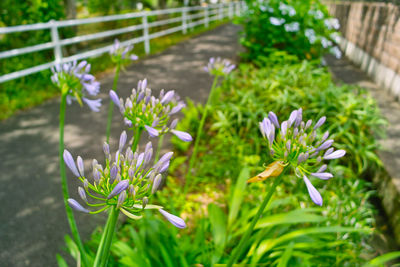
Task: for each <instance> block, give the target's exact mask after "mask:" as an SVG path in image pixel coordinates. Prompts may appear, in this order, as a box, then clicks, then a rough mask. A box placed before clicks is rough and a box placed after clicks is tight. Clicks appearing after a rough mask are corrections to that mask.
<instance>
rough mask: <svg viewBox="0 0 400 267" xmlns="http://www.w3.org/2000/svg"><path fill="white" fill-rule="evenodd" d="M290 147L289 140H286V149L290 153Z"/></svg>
mask: <svg viewBox="0 0 400 267" xmlns="http://www.w3.org/2000/svg"><path fill="white" fill-rule="evenodd" d="M290 145H291V142H290V140H288V141H287V142H286V149H287V151H290Z"/></svg>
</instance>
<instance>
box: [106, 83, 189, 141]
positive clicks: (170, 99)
mask: <svg viewBox="0 0 400 267" xmlns="http://www.w3.org/2000/svg"><path fill="white" fill-rule="evenodd" d="M110 98H111V100H112V101H113V102H114V103H115V104H116V105H117V106H118V107H119V110H120V112H121V114H122V115H123V116H124V122H125V124H126V125H127V126H128V127H130V128H132V129H145V130H146V131H147V132H148V134H149V135H150V137H155V136H159V135H163V134H165V133H167V132H171V133H173V134H174V135H176V136H177V137H178V138H179V139H181V140H182V141H185V142H190V141H192V137H191V135H190V134H188V133H186V132H182V131H178V130H175V127H176V125H177V123H178V120H177V119H174V120H171V115H174V114H176V113H178V112H179V111H180V110H181V109H182V108H183V107H185V103H184V102H183V101H180V100H179V96H178V95H177V94H176V93H175V91H173V90H171V91H168V92H164V90H161V92H160V95H159V97H158V98H156V97H155V96H153V95H152V91H151V89H150V88H147V80H146V79H144V80H143V81H139V83H138V86H137V88H134V89H132V94H131V95H130V96H129V97H128V98H127V99H126V100H125V101H124V100H123V99H122V98H119V97H118V95H117V93H116V92H115V91H113V90H111V91H110Z"/></svg>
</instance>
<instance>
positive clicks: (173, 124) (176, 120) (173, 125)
mask: <svg viewBox="0 0 400 267" xmlns="http://www.w3.org/2000/svg"><path fill="white" fill-rule="evenodd" d="M177 124H178V119H175V120H173V121H172V122H171V125H170V126H169V128H170V129H175V127H176V125H177Z"/></svg>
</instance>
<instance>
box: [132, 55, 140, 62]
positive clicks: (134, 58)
mask: <svg viewBox="0 0 400 267" xmlns="http://www.w3.org/2000/svg"><path fill="white" fill-rule="evenodd" d="M130 59H131V60H132V61H134V60H138V59H139V57H138V56H137V55H131V56H130Z"/></svg>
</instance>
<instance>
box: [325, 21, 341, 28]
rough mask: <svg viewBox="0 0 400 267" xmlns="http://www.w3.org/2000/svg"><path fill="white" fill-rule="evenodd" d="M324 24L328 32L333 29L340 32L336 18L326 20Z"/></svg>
mask: <svg viewBox="0 0 400 267" xmlns="http://www.w3.org/2000/svg"><path fill="white" fill-rule="evenodd" d="M324 24H325V26H326V27H327V28H328V30H332V29H335V30H339V28H340V23H339V20H338V19H336V18H330V19H326V20H324Z"/></svg>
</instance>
